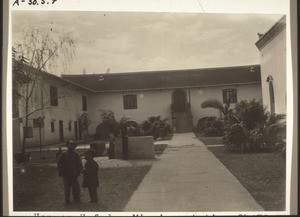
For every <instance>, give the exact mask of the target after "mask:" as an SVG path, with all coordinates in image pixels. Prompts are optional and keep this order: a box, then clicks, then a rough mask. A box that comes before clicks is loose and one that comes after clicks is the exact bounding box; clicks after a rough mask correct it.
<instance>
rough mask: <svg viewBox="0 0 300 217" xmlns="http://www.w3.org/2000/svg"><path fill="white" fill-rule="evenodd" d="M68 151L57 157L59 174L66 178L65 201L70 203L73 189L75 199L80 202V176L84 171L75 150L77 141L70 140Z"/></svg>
mask: <svg viewBox="0 0 300 217" xmlns="http://www.w3.org/2000/svg"><path fill="white" fill-rule="evenodd" d="M66 146H67V148H68V151H66V152H63V153H61V154H60V155H59V156H58V159H57V167H58V171H59V176H61V177H63V179H64V189H65V203H66V204H69V203H70V193H71V192H70V191H71V188H72V191H73V201H74V202H80V186H79V183H78V180H77V178H78V176H79V175H80V172H81V171H82V168H83V166H82V162H81V159H80V157H79V155H78V154H77V153H76V152H75V151H74V150H75V148H76V146H77V145H76V143H75V142H74V141H73V140H70V141H68V142H67V144H66Z"/></svg>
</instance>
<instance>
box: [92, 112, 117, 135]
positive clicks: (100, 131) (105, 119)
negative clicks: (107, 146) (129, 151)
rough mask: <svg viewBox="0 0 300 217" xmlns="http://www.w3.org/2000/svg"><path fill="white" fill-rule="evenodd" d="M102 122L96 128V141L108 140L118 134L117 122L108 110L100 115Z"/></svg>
mask: <svg viewBox="0 0 300 217" xmlns="http://www.w3.org/2000/svg"><path fill="white" fill-rule="evenodd" d="M101 120H102V122H101V123H100V124H99V125H98V126H97V127H96V135H95V136H96V139H103V140H109V139H111V138H112V137H115V136H117V135H118V134H119V126H118V122H117V120H116V118H115V116H114V113H113V112H112V111H110V110H107V111H104V112H103V113H102V114H101Z"/></svg>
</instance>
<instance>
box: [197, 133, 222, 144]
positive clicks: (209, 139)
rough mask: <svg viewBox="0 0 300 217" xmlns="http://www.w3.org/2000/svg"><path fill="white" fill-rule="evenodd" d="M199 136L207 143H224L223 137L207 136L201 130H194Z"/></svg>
mask: <svg viewBox="0 0 300 217" xmlns="http://www.w3.org/2000/svg"><path fill="white" fill-rule="evenodd" d="M194 133H195V135H196V136H197V138H198V139H199V140H200V141H201V142H203V143H204V144H205V145H219V144H223V137H221V136H219V137H205V136H202V135H201V134H200V133H199V132H197V131H195V132H194Z"/></svg>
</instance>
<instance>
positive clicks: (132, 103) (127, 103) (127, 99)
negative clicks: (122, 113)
mask: <svg viewBox="0 0 300 217" xmlns="http://www.w3.org/2000/svg"><path fill="white" fill-rule="evenodd" d="M123 106H124V109H137V96H136V95H133V94H132V95H124V96H123Z"/></svg>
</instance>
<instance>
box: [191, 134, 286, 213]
mask: <svg viewBox="0 0 300 217" xmlns="http://www.w3.org/2000/svg"><path fill="white" fill-rule="evenodd" d="M196 135H197V137H198V139H199V140H200V141H202V142H203V143H204V144H206V145H207V147H208V149H209V150H210V151H211V152H212V153H213V154H214V155H215V156H216V157H217V158H218V159H219V160H220V161H221V162H222V163H223V164H224V165H225V166H226V168H227V169H228V170H229V171H230V172H231V173H232V174H233V175H234V176H235V177H236V178H237V179H238V180H239V181H240V182H241V184H242V185H243V186H244V187H245V188H246V189H247V190H248V191H249V193H250V194H251V195H252V196H253V198H254V199H255V200H256V201H257V202H258V203H259V204H260V205H261V206H262V207H263V208H264V209H265V210H266V211H283V210H285V185H286V181H285V180H286V176H285V175H286V168H285V160H284V159H283V158H282V157H281V155H280V154H278V153H272V152H270V153H245V154H240V153H231V152H229V151H227V150H226V148H225V146H220V144H222V138H221V137H211V138H209V137H200V136H199V135H198V134H197V133H196Z"/></svg>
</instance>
